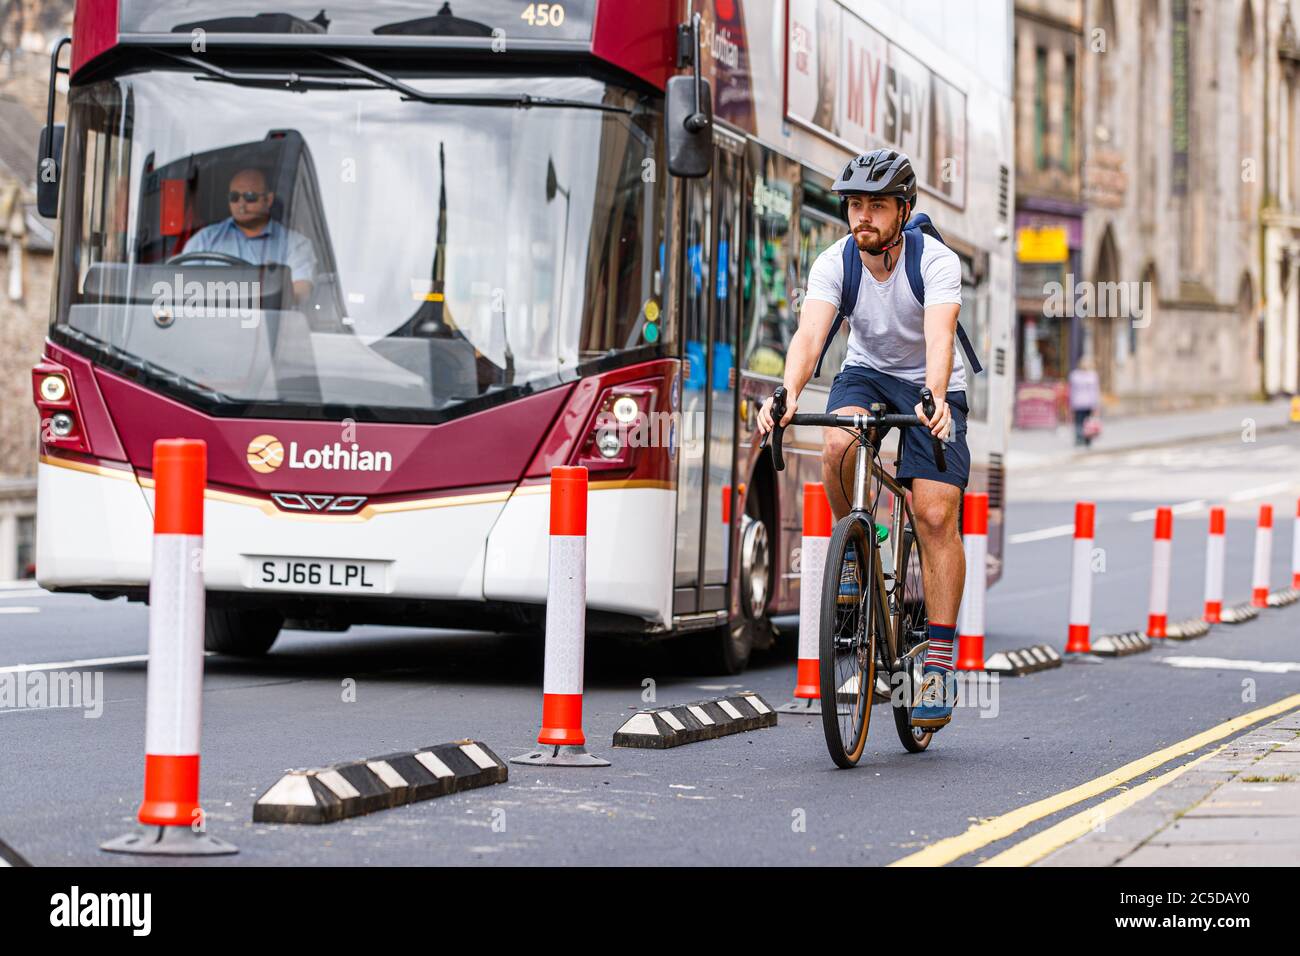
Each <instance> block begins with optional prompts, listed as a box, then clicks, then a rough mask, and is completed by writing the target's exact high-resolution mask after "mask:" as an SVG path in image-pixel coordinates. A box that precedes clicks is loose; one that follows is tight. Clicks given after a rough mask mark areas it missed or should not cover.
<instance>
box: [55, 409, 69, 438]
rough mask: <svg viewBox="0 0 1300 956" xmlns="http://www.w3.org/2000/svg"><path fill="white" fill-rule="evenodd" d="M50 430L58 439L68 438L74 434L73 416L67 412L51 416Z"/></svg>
mask: <svg viewBox="0 0 1300 956" xmlns="http://www.w3.org/2000/svg"><path fill="white" fill-rule="evenodd" d="M50 430H51V431H52V432H54V434H55V436H56V437H58V438H67V437H68V436H69V435H71V434H72V416H71V415H69V414H68V413H67V412H55V413H54V414H53V415H51V416H50Z"/></svg>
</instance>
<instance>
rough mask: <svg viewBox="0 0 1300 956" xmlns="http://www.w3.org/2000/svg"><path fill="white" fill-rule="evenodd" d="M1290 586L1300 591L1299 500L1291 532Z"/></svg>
mask: <svg viewBox="0 0 1300 956" xmlns="http://www.w3.org/2000/svg"><path fill="white" fill-rule="evenodd" d="M1291 587H1292V588H1294V589H1295V590H1297V591H1300V500H1297V501H1296V505H1295V530H1294V531H1292V532H1291Z"/></svg>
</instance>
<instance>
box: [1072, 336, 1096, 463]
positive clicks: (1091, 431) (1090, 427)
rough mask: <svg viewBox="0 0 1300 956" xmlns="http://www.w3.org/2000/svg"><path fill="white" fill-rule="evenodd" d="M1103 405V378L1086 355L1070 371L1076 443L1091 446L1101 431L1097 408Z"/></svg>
mask: <svg viewBox="0 0 1300 956" xmlns="http://www.w3.org/2000/svg"><path fill="white" fill-rule="evenodd" d="M1100 406H1101V379H1100V378H1099V377H1098V376H1097V370H1096V368H1094V367H1093V362H1092V358H1091V357H1090V356H1087V355H1085V356H1084V357H1083V358H1081V359H1079V364H1078V365H1077V366H1076V367H1075V369H1074V371H1072V372H1071V373H1070V409H1071V411H1073V412H1074V443H1075V445H1084V446H1089V447H1090V446H1091V445H1092V440H1093V439H1094V438H1096V437H1097V435H1098V434H1100V432H1101V419H1100V418H1099V417H1098V416H1097V410H1098V408H1099V407H1100Z"/></svg>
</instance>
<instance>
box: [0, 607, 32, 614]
mask: <svg viewBox="0 0 1300 956" xmlns="http://www.w3.org/2000/svg"><path fill="white" fill-rule="evenodd" d="M40 613H41V609H40V608H38V607H0V614H40Z"/></svg>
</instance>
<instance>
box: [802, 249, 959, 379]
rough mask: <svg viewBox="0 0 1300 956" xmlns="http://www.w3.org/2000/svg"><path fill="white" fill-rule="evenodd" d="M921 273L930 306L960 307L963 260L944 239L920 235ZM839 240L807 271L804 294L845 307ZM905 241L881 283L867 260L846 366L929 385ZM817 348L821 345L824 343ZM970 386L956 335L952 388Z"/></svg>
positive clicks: (851, 320) (851, 321)
mask: <svg viewBox="0 0 1300 956" xmlns="http://www.w3.org/2000/svg"><path fill="white" fill-rule="evenodd" d="M921 238H922V240H923V245H922V247H921V276H922V278H923V279H924V280H925V304H926V306H931V305H946V304H949V303H953V304H956V305H961V260H960V259H958V258H957V253H955V252H953V251H952V250H951V249H949V248H948V247H947V246H945V245H944V244H943V243H941V242H936V241H935V240H934V239H933V238H931V237H930V236H927V235H925V234H924V233H922V234H921ZM849 241H851V238H850V237H849V236H845V237H844V238H842V239H840V241H839V242H837V243H835V244H834V245H832V246H831V247H830V248H829V249H826V250H825V251H824V252H822V254H821V255H819V256H818V257H817V261H816V262H814V263H813V267H812V269H811V270H809V272H808V291H807V292H806V293H805V295H804V298H805V300H807V299H816V300H818V301H819V302H829V303H830V304H831V305H833V306H835V308H836V309H838V308H839V307H840V288H841V286H842V285H843V283H844V243H846V242H849ZM905 248H906V240H904V242H903V244H902V245H899V246H897V247H895V248H894V249H892V250H890V254H891V255H893V256H896V257H897V259H898V265H896V266H895V267H894V271H893V272H892V273H890V276H889V278H888V279H886V280H885V281H884V282H877V281H876V278H875V277H874V276H873V275H872V274H871V270H870V269H868V268H867V267H866V264H865V263H864V264H863V266H862V283H861V285H859V286H858V302H857V305H856V307H855V308H854V309H853V312H852V313H851V314H850V315H849V320H848V321H849V348H848V355H847V357H846V358H845V359H844V364H845V365H862V366H865V367H866V368H872V369H875V370H876V371H878V372H884V373H886V374H887V375H892V376H894V377H895V378H901V379H902V380H903V381H905V382H913V383H915V384H917V385H924V384H925V309H924V308H922V306H920V305H919V304H918V303H917V301H916V296H914V295H912V287H911V285H910V284H909V283H908V281H907V274H906V269H904V267H903V252H904V249H905ZM817 347H818V348H819V349H820V348H821V343H820V342H819V343H818V345H817ZM965 388H966V365H965V363H964V362H963V361H962V356H961V352H960V351H959V350H958V349H957V342H956V337H955V336H954V337H953V360H952V375H951V376H950V377H949V379H948V390H949V391H956V392H960V391H963V390H965Z"/></svg>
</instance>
